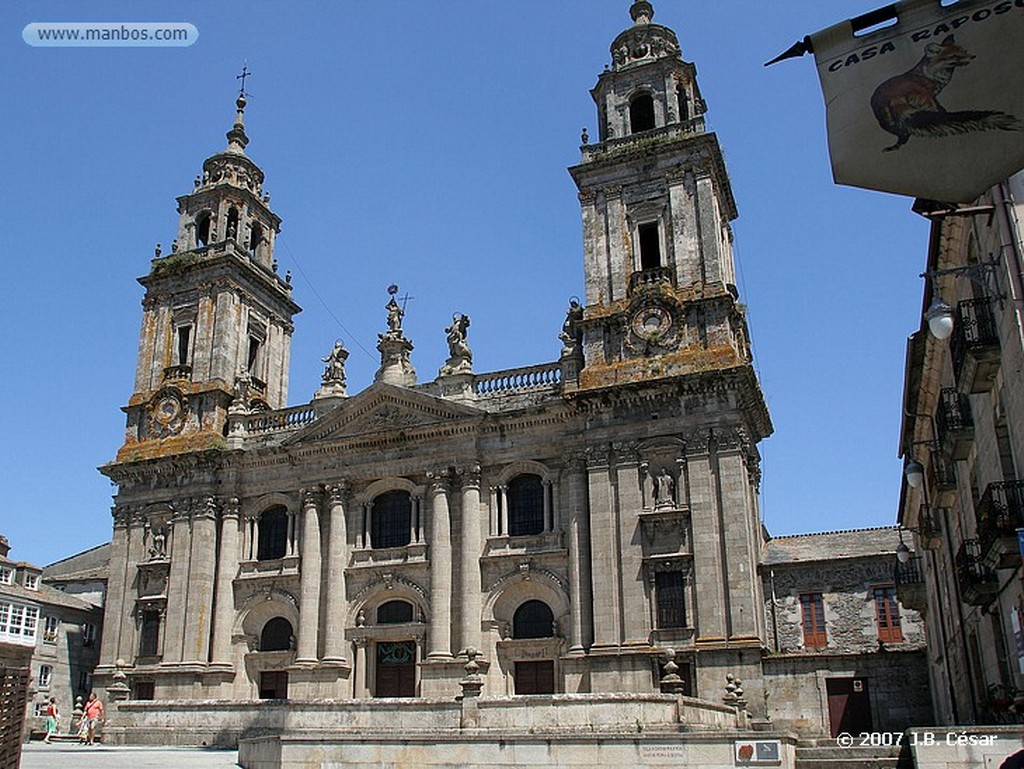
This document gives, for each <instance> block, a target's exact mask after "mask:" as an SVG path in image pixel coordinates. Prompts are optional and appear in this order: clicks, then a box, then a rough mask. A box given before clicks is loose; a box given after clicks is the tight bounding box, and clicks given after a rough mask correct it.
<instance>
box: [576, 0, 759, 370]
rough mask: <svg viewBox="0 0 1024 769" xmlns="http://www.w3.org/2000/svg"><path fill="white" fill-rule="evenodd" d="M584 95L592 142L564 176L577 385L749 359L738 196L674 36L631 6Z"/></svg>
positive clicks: (645, 8) (644, 8) (641, 2)
mask: <svg viewBox="0 0 1024 769" xmlns="http://www.w3.org/2000/svg"><path fill="white" fill-rule="evenodd" d="M630 15H631V16H632V18H633V26H632V27H630V28H628V29H626V30H625V31H624V32H622V33H621V34H620V35H619V36H618V37H616V38H615V40H614V42H613V43H612V46H611V54H612V64H611V66H610V67H609V68H606V69H605V71H604V72H603V73H602V74H601V76H600V78H599V79H598V83H597V85H596V86H595V88H594V89H593V90H592V91H591V95H592V96H593V98H594V101H595V102H596V104H597V111H598V132H599V136H598V138H599V141H598V142H597V143H593V144H591V143H589V142H588V137H586V136H585V137H584V145H583V147H582V155H583V157H582V162H581V163H580V164H579V165H577V166H575V167H573V168H571V169H570V173H571V174H572V176H573V179H574V180H575V182H576V184H577V186H578V187H579V198H580V202H581V205H582V209H583V237H584V259H585V272H586V314H585V318H584V323H583V324H582V328H583V348H584V355H585V358H586V361H587V364H586V367H585V368H584V370H583V371H582V373H581V376H580V382H579V385H580V388H581V389H592V388H602V387H607V386H609V385H614V384H622V383H625V382H631V381H641V380H643V381H650V380H651V379H652V378H658V377H662V376H679V375H685V374H687V373H690V372H693V371H703V370H710V369H722V368H729V367H736V366H744V365H747V364H748V363H749V362H750V348H749V344H748V337H747V328H746V319H745V317H744V314H743V311H742V309H741V308H740V306H739V305H738V304H737V298H738V293H737V289H736V286H735V282H736V281H735V278H734V268H733V254H732V231H731V229H730V225H729V223H730V221H732V220H733V219H735V218H736V216H737V212H736V204H735V201H734V200H733V196H732V190H731V189H730V186H729V177H728V175H727V173H726V169H725V163H724V161H723V158H722V151H721V149H720V147H719V145H718V140H717V138H716V136H715V134H713V133H709V132H708V131H706V130H705V124H704V113H705V110H706V106H705V103H704V100H703V99H702V98H701V95H700V89H699V88H698V86H697V77H696V75H697V72H696V67H694V65H693V64H692V63H689V62H686V61H683V60H682V58H681V56H680V47H679V41H678V39H677V38H676V35H675V33H674V32H673V31H672V30H671V29H669V28H667V27H663V26H661V25H658V24H655V23H653V21H652V18H653V15H654V12H653V8H652V6H651V4H650V3H649V2H646V0H638V1H637V2H634V3H633V5H632V7H631V9H630Z"/></svg>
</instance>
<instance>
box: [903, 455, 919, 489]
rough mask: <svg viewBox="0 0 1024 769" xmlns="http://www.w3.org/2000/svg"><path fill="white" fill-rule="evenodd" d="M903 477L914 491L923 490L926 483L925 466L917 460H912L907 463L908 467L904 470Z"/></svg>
mask: <svg viewBox="0 0 1024 769" xmlns="http://www.w3.org/2000/svg"><path fill="white" fill-rule="evenodd" d="M903 475H904V476H905V477H906V479H907V483H908V484H910V487H911V488H913V489H919V488H921V484H922V483H924V466H923V465H922V464H921V463H920V462H918V461H917V460H916V459H911V460H910V461H909V462H907V464H906V467H904V468H903Z"/></svg>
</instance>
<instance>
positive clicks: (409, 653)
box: [374, 641, 416, 697]
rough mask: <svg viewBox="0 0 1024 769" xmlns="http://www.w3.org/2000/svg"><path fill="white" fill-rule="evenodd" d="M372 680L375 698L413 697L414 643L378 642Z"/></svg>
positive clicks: (414, 687)
mask: <svg viewBox="0 0 1024 769" xmlns="http://www.w3.org/2000/svg"><path fill="white" fill-rule="evenodd" d="M374 680H375V681H376V687H375V695H376V696H377V697H415V696H416V644H415V642H413V641H378V642H377V664H376V668H375V670H374Z"/></svg>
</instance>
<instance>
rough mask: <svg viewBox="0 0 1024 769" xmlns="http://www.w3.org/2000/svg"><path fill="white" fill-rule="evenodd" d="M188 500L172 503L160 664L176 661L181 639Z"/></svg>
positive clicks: (188, 546) (187, 555) (185, 591)
mask: <svg viewBox="0 0 1024 769" xmlns="http://www.w3.org/2000/svg"><path fill="white" fill-rule="evenodd" d="M191 505H192V500H190V499H181V500H178V501H177V502H175V505H174V507H175V510H174V515H173V516H172V517H171V547H170V553H171V569H170V575H169V576H168V579H167V621H166V622H164V623H163V625H164V629H165V631H166V632H165V633H164V645H163V662H180V661H181V659H182V652H183V649H184V647H183V646H182V642H183V641H184V638H185V625H186V623H187V622H188V618H187V617H186V607H187V605H188V603H187V595H188V570H189V560H190V558H191V552H192V548H191V544H190V539H191V536H192V532H191V527H190V524H191V522H190V520H189V515H188V510H189V508H190V507H191Z"/></svg>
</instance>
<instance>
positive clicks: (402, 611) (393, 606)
mask: <svg viewBox="0 0 1024 769" xmlns="http://www.w3.org/2000/svg"><path fill="white" fill-rule="evenodd" d="M407 622H412V604H411V603H409V602H408V601H388V602H387V603H382V604H381V605H380V606H378V607H377V624H378V625H402V624H405V623H407Z"/></svg>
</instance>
